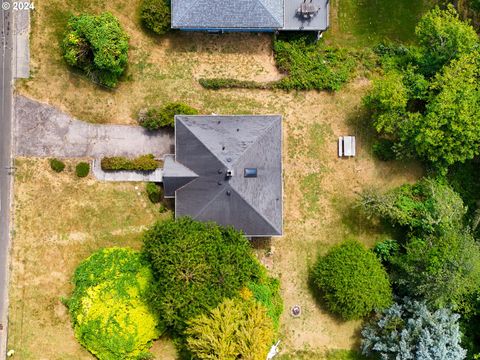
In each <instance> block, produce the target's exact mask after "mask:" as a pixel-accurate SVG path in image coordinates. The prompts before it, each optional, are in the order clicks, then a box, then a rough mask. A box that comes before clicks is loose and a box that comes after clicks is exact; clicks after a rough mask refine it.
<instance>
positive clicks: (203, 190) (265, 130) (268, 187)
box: [163, 115, 283, 236]
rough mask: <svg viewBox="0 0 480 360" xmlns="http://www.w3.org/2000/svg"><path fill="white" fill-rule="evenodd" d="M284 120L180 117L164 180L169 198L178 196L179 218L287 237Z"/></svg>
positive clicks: (274, 116) (259, 117) (247, 231)
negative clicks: (284, 210) (283, 171)
mask: <svg viewBox="0 0 480 360" xmlns="http://www.w3.org/2000/svg"><path fill="white" fill-rule="evenodd" d="M281 122H282V118H281V116H278V115H268V116H243V115H242V116H216V115H214V116H186V115H180V116H176V117H175V159H173V158H170V157H167V158H166V159H165V165H164V178H163V181H164V187H165V193H166V196H171V194H172V191H174V192H175V198H176V200H175V216H176V217H182V216H190V217H192V218H193V219H197V220H201V221H215V222H216V223H218V224H221V225H231V226H233V227H235V228H237V229H239V230H242V231H243V232H244V233H245V234H246V235H247V236H278V235H281V234H282V228H283V205H282V204H283V201H282V195H283V181H282V125H281ZM246 169H249V170H246ZM253 169H256V173H255V171H252V170H253ZM228 171H231V172H232V174H231V177H229V176H228V173H227V172H228ZM246 172H247V173H248V174H247V173H246ZM245 175H247V176H253V177H246V176H245ZM173 189H174V190H173ZM169 194H170V195H169Z"/></svg>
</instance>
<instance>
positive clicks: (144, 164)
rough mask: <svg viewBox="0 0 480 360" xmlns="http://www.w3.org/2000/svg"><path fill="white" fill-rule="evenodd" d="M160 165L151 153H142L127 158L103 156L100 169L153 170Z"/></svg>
mask: <svg viewBox="0 0 480 360" xmlns="http://www.w3.org/2000/svg"><path fill="white" fill-rule="evenodd" d="M160 166H161V162H160V161H157V160H155V156H154V155H152V154H147V155H142V156H139V157H137V158H135V159H129V158H126V157H123V156H112V157H104V158H103V159H102V162H101V167H102V170H107V171H119V170H136V171H154V170H156V169H157V168H159V167H160Z"/></svg>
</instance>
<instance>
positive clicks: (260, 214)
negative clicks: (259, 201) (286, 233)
mask: <svg viewBox="0 0 480 360" xmlns="http://www.w3.org/2000/svg"><path fill="white" fill-rule="evenodd" d="M229 186H230V189H232V190H233V191H234V192H235V194H237V195H238V196H239V197H240V199H242V200H243V202H244V203H245V204H247V205H248V206H249V207H251V208H252V209H253V211H255V212H256V213H257V214H258V216H260V217H261V218H262V219H263V220H264V221H265V222H266V223H267V224H268V225H270V226H271V227H272V229H274V230H275V231H277V232H279V233H282V231H281V230H280V231H279V230H278V229H277V227H276V226H275V225H273V224H272V223H271V222H270V220H268V219H267V218H266V217H265V216H263V214H262V213H261V212H259V211H258V210H257V208H256V207H254V206H253V205H252V204H251V203H249V202H248V201H247V200H246V199H245V198H244V197H243V196H242V194H240V192H238V191H237V189H235V188H234V187H233V186H231V185H229Z"/></svg>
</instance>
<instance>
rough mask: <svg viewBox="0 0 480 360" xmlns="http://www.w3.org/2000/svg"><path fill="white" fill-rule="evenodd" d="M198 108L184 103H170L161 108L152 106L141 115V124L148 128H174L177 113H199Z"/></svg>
mask: <svg viewBox="0 0 480 360" xmlns="http://www.w3.org/2000/svg"><path fill="white" fill-rule="evenodd" d="M197 114H198V110H197V109H194V108H192V107H190V106H188V105H185V104H182V103H168V104H166V105H165V106H163V107H161V108H150V109H147V111H146V112H145V113H142V114H141V115H140V117H139V121H138V122H139V124H140V125H141V126H143V127H144V128H146V129H147V130H150V131H153V130H158V129H161V128H174V127H175V115H197Z"/></svg>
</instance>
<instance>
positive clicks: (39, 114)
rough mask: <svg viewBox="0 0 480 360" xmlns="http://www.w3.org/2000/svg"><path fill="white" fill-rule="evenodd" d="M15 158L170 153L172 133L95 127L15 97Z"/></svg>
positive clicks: (119, 127)
mask: <svg viewBox="0 0 480 360" xmlns="http://www.w3.org/2000/svg"><path fill="white" fill-rule="evenodd" d="M14 111H15V119H16V124H15V154H16V156H35V157H60V158H76V157H92V158H102V157H104V156H128V157H135V156H139V155H144V154H154V155H155V156H156V157H162V156H163V155H165V154H172V153H174V148H173V147H174V138H173V132H172V131H157V132H154V133H152V132H147V131H145V130H144V129H143V128H142V127H140V126H126V125H95V124H89V123H86V122H83V121H80V120H77V119H75V118H73V117H71V116H69V115H67V114H64V113H62V112H61V111H59V110H57V109H56V108H54V107H52V106H49V105H46V104H43V103H39V102H37V101H34V100H31V99H28V98H26V97H23V96H16V97H15V110H14Z"/></svg>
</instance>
